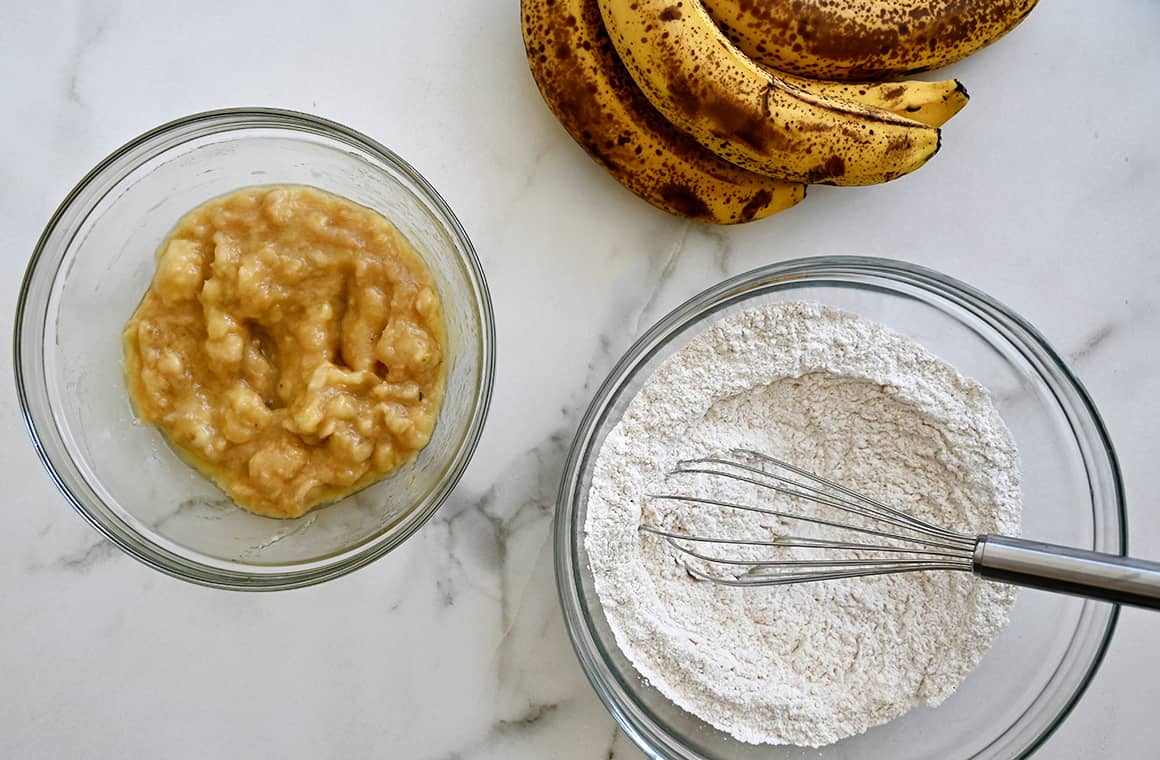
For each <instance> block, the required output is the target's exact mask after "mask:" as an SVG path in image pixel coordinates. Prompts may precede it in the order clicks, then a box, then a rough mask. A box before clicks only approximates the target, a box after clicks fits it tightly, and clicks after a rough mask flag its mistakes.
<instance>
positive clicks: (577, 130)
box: [521, 0, 805, 224]
mask: <svg viewBox="0 0 1160 760" xmlns="http://www.w3.org/2000/svg"><path fill="white" fill-rule="evenodd" d="M670 3H671V0H670ZM521 21H522V25H523V35H524V44H525V46H526V48H527V56H528V63H529V68H530V69H531V72H532V76H533V79H534V80H535V81H536V85H537V86H538V87H539V89H540V92H541V94H542V95H543V97H544V100H545V102H547V104H548V106H549V108H550V109H551V110H552V112H553V113H554V114H555V115H556V117H557V118H558V119H559V121H560V123H561V124H562V125H563V126H564V128H565V130H566V131H567V132H568V134H569V135H571V136H572V138H573V139H574V140H575V141H576V142H577V143H578V144H580V145H581V146H582V147H583V148H584V149H585V150H586V151H587V152H588V154H589V155H590V156H591V157H592V158H593V160H595V161H596V162H597V163H599V164H600V165H602V166H604V167H605V168H606V169H607V170H608V171H609V173H610V174H612V176H613V177H614V178H616V180H617V181H619V182H620V183H621V184H622V185H624V186H625V187H626V188H628V189H629V190H631V191H632V192H634V193H636V194H637V195H639V196H640V197H642V198H644V199H645V200H646V201H648V202H649V203H651V204H653V205H654V206H656V207H658V208H661V209H664V210H666V211H669V212H670V213H673V214H678V215H680V216H684V217H688V218H692V219H697V220H699V221H704V222H713V223H718V224H732V223H739V222H747V221H751V220H753V219H760V218H762V217H765V216H769V215H770V214H773V213H776V212H778V211H780V210H783V209H786V208H789V207H791V206H793V205H794V204H796V203H798V202H799V201H800V200H801V199H802V198H803V197H804V195H805V187H804V186H803V185H801V184H795V183H789V182H784V181H781V180H778V179H773V178H770V177H767V176H763V175H760V174H756V173H753V172H749V171H746V170H744V169H742V168H740V167H737V166H735V165H733V164H731V163H729V162H727V161H725V160H723V159H721V158H719V157H718V156H716V155H715V154H713V153H711V152H710V151H708V150H707V149H705V148H703V147H702V146H701V145H700V144H698V143H697V142H696V141H695V140H693V139H692V138H691V137H689V136H688V135H686V134H684V133H683V132H681V131H680V130H678V129H677V128H676V127H674V126H673V125H672V124H670V123H668V122H667V121H666V120H665V119H664V118H663V117H662V116H661V115H660V114H659V113H657V111H656V109H654V108H653V107H652V105H651V104H650V103H649V101H648V100H647V99H646V98H645V97H644V95H643V94H642V93H641V92H640V91H639V89H637V87H636V85H635V84H634V83H633V80H632V78H631V77H630V76H629V74H628V72H627V71H626V70H625V69H624V67H623V65H622V64H621V63H620V61H619V60H618V58H617V56H616V53H615V51H614V50H613V47H612V43H611V41H610V40H609V38H608V36H607V34H606V33H605V31H604V27H603V22H602V21H601V18H600V10H599V8H598V7H597V6H596V0H522V2H521ZM564 47H567V49H568V50H569V55H568V56H567V57H566V58H559V57H558V56H557V55H556V54H555V53H556V51H558V50H560V49H563V48H564Z"/></svg>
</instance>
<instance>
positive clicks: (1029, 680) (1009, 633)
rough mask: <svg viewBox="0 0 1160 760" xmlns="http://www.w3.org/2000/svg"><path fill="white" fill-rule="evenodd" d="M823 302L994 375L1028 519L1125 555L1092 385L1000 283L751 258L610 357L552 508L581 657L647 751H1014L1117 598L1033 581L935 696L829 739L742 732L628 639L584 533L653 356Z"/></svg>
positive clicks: (1112, 612) (1079, 686) (1079, 683)
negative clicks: (718, 719) (759, 314)
mask: <svg viewBox="0 0 1160 760" xmlns="http://www.w3.org/2000/svg"><path fill="white" fill-rule="evenodd" d="M782 301H813V302H818V303H823V304H827V305H831V306H835V307H838V308H842V309H846V310H848V311H851V312H854V313H856V314H860V315H862V316H864V317H867V318H869V319H872V320H875V321H877V322H880V323H882V324H885V325H887V326H888V327H891V328H893V329H894V330H896V331H898V332H900V333H903V334H905V335H909V336H910V337H912V338H914V339H915V340H917V341H918V342H919V343H921V344H923V345H924V346H925V347H926V348H928V349H929V350H931V351H932V352H934V353H935V354H936V355H938V356H940V357H942V358H943V359H945V360H946V361H949V362H950V363H951V364H953V365H954V366H955V367H957V368H958V369H959V370H960V371H961V372H962V373H963V374H965V375H967V376H969V377H972V378H974V379H975V380H977V381H979V382H980V383H982V384H983V385H984V386H986V387H987V389H988V390H989V391H990V393H991V397H992V400H993V402H994V404H995V406H996V407H997V408H998V410H999V412H1000V414H1001V415H1002V417H1003V419H1004V421H1005V422H1006V423H1007V425H1008V427H1009V428H1010V429H1011V432H1012V434H1013V436H1014V438H1015V441H1016V443H1017V445H1018V446H1019V451H1020V457H1021V464H1022V469H1023V489H1024V507H1023V534H1024V535H1026V536H1028V537H1031V538H1035V539H1039V540H1044V541H1051V542H1055V543H1059V544H1065V545H1070V546H1078V547H1084V548H1089V549H1096V550H1098V551H1103V552H1111V553H1113V554H1123V553H1124V552H1125V550H1126V544H1127V533H1126V527H1125V522H1124V501H1123V488H1122V484H1121V482H1120V475H1119V469H1118V466H1117V464H1116V458H1115V454H1114V452H1113V451H1112V446H1111V443H1110V442H1109V440H1108V436H1107V433H1106V431H1105V430H1104V426H1103V423H1102V422H1101V421H1100V417H1099V414H1098V413H1097V412H1096V409H1095V407H1094V406H1093V404H1092V402H1091V399H1090V398H1088V395H1087V393H1086V392H1085V391H1084V389H1083V387H1082V386H1081V385H1080V383H1079V381H1078V380H1076V378H1075V377H1074V376H1073V375H1072V373H1071V371H1070V370H1069V369H1068V368H1067V366H1066V364H1065V363H1064V362H1063V360H1062V359H1061V358H1060V357H1059V355H1058V354H1056V352H1055V351H1054V350H1053V349H1052V348H1051V347H1050V346H1049V345H1048V344H1047V342H1046V341H1045V340H1044V339H1043V337H1042V336H1041V335H1040V334H1039V333H1038V332H1036V331H1035V329H1034V328H1033V327H1031V326H1030V325H1029V324H1027V323H1026V322H1025V321H1023V320H1022V319H1021V318H1020V317H1018V316H1016V315H1015V314H1014V313H1012V312H1011V311H1010V310H1009V309H1007V308H1006V307H1005V306H1002V305H1001V304H999V303H996V302H995V301H994V300H993V299H991V298H989V297H988V296H986V295H985V294H983V293H981V292H979V291H977V290H975V289H974V288H971V287H970V286H968V285H965V284H963V283H961V282H958V281H956V280H953V279H951V278H949V277H946V276H945V275H942V274H939V273H937V272H933V271H931V270H928V269H923V268H920V267H916V266H912V265H909V264H905V263H902V262H897V261H889V260H884V259H872V258H859V257H846V256H835V257H819V258H810V259H800V260H796V261H788V262H785V263H781V264H775V265H773V266H768V267H764V268H761V269H757V270H754V271H752V272H749V273H747V274H743V275H741V276H739V277H735V278H733V279H731V280H727V281H726V282H723V283H721V284H720V285H717V286H715V287H713V288H710V289H709V290H707V291H705V292H703V293H701V294H700V295H698V296H695V297H694V298H692V299H691V300H689V301H688V302H687V303H685V304H684V305H682V306H680V307H679V308H677V309H676V310H675V311H673V312H672V313H671V314H669V315H668V316H666V317H665V318H664V319H662V320H661V321H660V322H659V323H658V324H657V325H656V326H654V327H653V328H652V329H650V330H649V331H648V332H647V333H646V334H645V335H644V336H643V337H642V338H641V339H640V340H639V341H637V342H636V344H635V345H634V346H633V347H632V348H631V349H629V351H628V353H627V354H626V355H625V356H624V358H623V359H621V360H620V362H619V363H618V364H617V365H616V367H615V368H614V369H613V370H612V372H611V374H610V375H609V377H608V379H607V380H606V381H605V382H604V385H603V386H601V388H600V390H599V391H597V393H596V397H595V398H594V400H593V401H592V404H591V406H589V408H588V412H587V414H586V415H585V416H584V419H583V420H582V421H581V423H580V428H579V430H578V431H577V434H576V438H575V440H574V442H573V444H572V448H571V451H570V452H569V455H568V459H567V463H566V465H565V469H564V474H563V479H562V482H561V485H560V494H559V501H558V504H557V511H556V523H555V536H554V543H555V556H556V582H557V585H558V587H559V592H560V601H561V604H562V606H563V609H564V617H565V622H566V625H567V628H568V632H569V635H570V636H571V638H572V644H573V646H574V648H575V650H576V653H577V655H578V657H579V658H580V663H581V665H582V667H583V669H584V671H585V673H586V674H587V676H588V679H589V681H591V682H592V685H593V686H594V687H595V689H596V692H597V694H598V695H599V696H600V698H601V700H603V702H604V704H605V706H606V707H607V708H608V709H609V711H610V712H611V713H612V716H613V717H614V718H615V719H616V721H617V723H619V724H620V726H621V728H622V729H623V730H624V731H625V733H626V734H628V736H630V737H631V738H632V740H633V741H634V742H636V744H637V745H638V746H639V747H640V748H641V749H643V750H644V751H645V753H646V754H648V755H649V756H650V757H656V758H661V757H663V758H679V759H680V760H692V759H693V758H714V759H718V760H725V759H726V758H729V759H730V760H756V759H757V758H761V759H762V760H773V759H774V758H813V759H821V758H864V757H889V758H892V760H918V759H919V758H924V759H925V758H939V759H940V760H959V759H960V758H1012V757H1024V756H1026V755H1028V754H1030V753H1031V752H1032V751H1033V750H1034V749H1035V748H1036V747H1037V746H1039V744H1040V743H1042V742H1043V741H1044V739H1046V738H1047V736H1049V735H1050V734H1051V732H1052V730H1054V729H1055V727H1056V726H1058V725H1059V724H1060V722H1061V721H1062V720H1063V719H1064V717H1066V715H1067V714H1068V712H1069V711H1070V710H1071V708H1072V706H1073V705H1074V704H1075V702H1076V700H1078V699H1079V697H1080V695H1081V694H1082V693H1083V691H1084V689H1085V688H1086V687H1087V684H1088V682H1089V681H1090V680H1091V677H1092V676H1093V674H1094V673H1095V671H1096V669H1097V668H1098V666H1099V663H1100V661H1101V659H1102V658H1103V654H1104V650H1105V648H1106V647H1107V644H1108V641H1109V639H1110V637H1111V635H1112V631H1113V629H1114V628H1115V623H1116V618H1117V616H1118V612H1119V608H1118V607H1116V606H1114V605H1111V604H1106V603H1102V602H1094V601H1085V600H1082V599H1077V598H1073V597H1067V596H1059V595H1053V594H1048V593H1045V592H1039V591H1030V590H1022V591H1020V592H1019V594H1018V595H1017V597H1016V602H1015V605H1014V607H1013V608H1012V610H1011V621H1010V624H1009V625H1008V626H1007V628H1006V629H1004V630H1003V631H1002V633H1000V635H999V636H998V637H997V638H996V640H995V642H994V645H993V646H992V647H991V649H990V651H989V652H988V653H987V655H986V656H985V657H984V659H983V661H982V662H981V663H980V664H979V666H978V667H977V668H976V669H975V670H974V671H973V672H972V673H971V674H970V675H969V676H968V677H967V678H966V679H965V680H964V681H963V683H962V684H961V685H960V686H959V688H958V690H957V691H956V692H955V693H954V694H953V695H952V696H951V697H950V698H948V699H947V700H946V701H945V702H943V703H942V704H941V705H940V706H939V707H937V708H917V709H915V710H912V711H911V712H909V713H907V714H906V715H904V716H902V717H901V718H898V719H897V720H894V721H891V722H889V723H886V724H883V725H881V726H877V727H875V728H872V729H870V730H869V731H867V732H866V733H864V734H861V735H859V736H854V737H850V738H849V739H845V740H843V741H841V742H838V743H836V744H833V745H830V746H827V747H823V748H821V749H804V748H800V747H781V746H768V745H767V746H757V745H750V744H743V743H741V742H738V741H736V740H735V739H733V738H732V737H730V736H729V735H727V734H725V733H723V732H721V731H718V730H717V729H715V728H713V727H712V726H710V725H708V724H707V723H705V722H703V721H701V720H700V719H698V718H696V717H695V716H693V715H691V714H690V713H687V712H685V711H684V710H682V709H681V708H679V707H677V706H676V705H674V704H673V703H672V702H670V701H669V700H668V699H666V698H665V697H664V696H663V695H662V694H661V693H660V692H658V691H657V690H656V689H654V688H653V687H652V686H650V685H649V684H648V683H646V682H644V681H643V679H642V678H641V676H640V675H639V674H638V673H637V671H636V670H635V669H634V668H633V666H632V664H631V663H630V662H629V661H628V660H627V659H626V658H625V656H624V655H623V654H622V653H621V651H620V649H619V648H618V646H617V644H616V641H615V639H614V637H613V634H612V632H611V630H610V629H609V627H608V622H607V620H606V619H605V616H604V611H603V609H602V607H601V604H600V599H599V598H598V596H597V594H596V591H595V588H594V587H593V581H592V573H591V570H590V568H589V563H588V555H587V552H586V550H585V548H584V524H585V520H586V515H587V497H588V489H589V487H590V485H591V475H592V466H593V464H594V462H595V459H596V455H597V453H598V452H599V451H600V447H601V445H602V444H603V441H604V439H605V436H607V434H608V433H609V431H610V430H611V429H612V428H613V427H614V426H615V425H616V423H617V422H618V421H619V419H620V416H621V415H622V414H623V412H624V409H625V407H626V406H627V405H628V403H629V402H630V401H631V400H632V399H633V397H634V396H635V395H636V393H637V391H638V390H639V389H640V387H641V385H642V384H643V383H644V382H645V381H646V380H647V379H648V377H649V376H650V375H651V374H652V372H653V370H654V369H655V368H656V367H657V366H658V365H659V364H660V363H661V362H663V361H664V360H665V359H666V358H668V357H669V356H671V355H672V354H673V353H674V352H675V351H677V350H678V349H679V348H680V347H681V346H683V345H684V344H685V343H687V342H688V341H689V340H690V339H691V338H692V337H693V336H695V335H697V334H698V333H700V332H701V331H703V330H704V329H705V328H706V326H707V325H708V324H709V323H711V322H713V321H715V320H717V319H720V318H721V317H722V316H724V315H727V314H730V313H734V312H736V311H738V310H741V309H745V308H747V307H753V306H757V305H760V304H768V303H775V302H782Z"/></svg>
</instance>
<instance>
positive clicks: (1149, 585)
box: [640, 449, 1160, 609]
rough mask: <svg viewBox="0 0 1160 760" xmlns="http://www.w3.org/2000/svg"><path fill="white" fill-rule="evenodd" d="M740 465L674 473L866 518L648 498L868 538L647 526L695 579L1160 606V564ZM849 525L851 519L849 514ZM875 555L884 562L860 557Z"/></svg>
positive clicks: (800, 475)
mask: <svg viewBox="0 0 1160 760" xmlns="http://www.w3.org/2000/svg"><path fill="white" fill-rule="evenodd" d="M730 456H731V457H732V458H724V457H705V458H702V459H691V460H686V461H683V462H680V463H679V464H678V465H677V467H676V469H674V470H673V472H672V473H671V475H682V474H688V475H693V474H700V475H710V476H716V477H722V478H728V479H730V480H733V481H738V482H741V483H747V484H750V485H752V486H756V487H757V488H759V489H768V490H769V491H773V492H776V493H779V494H783V495H785V496H788V497H791V498H792V499H795V500H804V501H807V502H812V503H814V504H818V505H821V506H823V507H827V508H830V509H833V510H836V511H837V512H838V513H845V514H846V515H847V516H851V515H856V516H859V517H860V518H864V524H862V525H853V524H850V523H848V522H844V521H842V520H840V519H839V520H831V519H829V518H826V517H822V516H819V515H817V514H802V513H796V512H789V511H785V510H784V509H775V508H771V507H765V506H759V505H756V504H739V503H736V502H732V501H724V500H718V499H712V498H702V497H698V496H688V495H680V494H649V497H648V498H651V499H657V500H667V501H673V502H681V503H684V504H689V505H699V506H702V507H704V506H710V507H720V508H725V509H734V510H740V511H744V512H751V513H756V514H761V515H767V516H770V517H777V518H781V519H785V520H791V521H796V522H800V523H806V524H811V525H816V526H824V527H825V528H829V529H834V530H840V531H845V532H846V534H847V535H849V534H858V536H857V538H856V539H855V538H854V537H852V538H851V540H849V541H846V540H838V539H835V540H830V539H821V538H809V537H802V536H790V535H777V536H776V537H774V538H772V539H767V540H756V539H753V540H750V539H744V538H727V537H723V536H700V535H690V534H688V533H682V532H675V531H668V530H662V529H660V528H654V527H650V526H647V525H641V526H640V530H641V532H644V533H650V534H652V535H655V536H659V537H660V538H662V539H664V540H665V541H667V542H668V543H669V544H670V545H671V546H672V547H673V548H674V549H676V550H677V551H678V552H679V553H680V554H681V555H683V556H685V557H686V560H685V569H686V570H687V571H688V573H689V574H690V575H692V576H693V577H694V578H698V579H700V580H703V581H709V582H712V583H719V584H723V585H726V586H737V587H754V586H779V585H785V584H791V583H805V582H811V581H827V580H835V579H838V578H856V577H863V576H868V575H890V574H895V573H910V572H929V571H934V570H963V571H971V572H974V573H975V574H977V575H979V576H981V577H983V578H988V579H990V580H995V581H1001V582H1004V583H1012V584H1016V585H1019V586H1029V587H1033V588H1040V589H1046V590H1048V591H1056V592H1060V593H1065V594H1073V595H1076V596H1085V597H1090V598H1093V599H1101V600H1104V601H1110V602H1118V603H1122V604H1132V605H1137V606H1141V607H1149V608H1152V609H1160V563H1158V562H1148V561H1145V560H1139V559H1132V558H1130V557H1121V556H1118V555H1114V554H1104V553H1101V552H1094V551H1086V550H1082V549H1073V548H1070V547H1065V546H1057V545H1055V544H1045V543H1039V542H1036V541H1027V540H1024V539H1020V538H1012V537H1010V536H1000V535H993V534H988V535H977V536H976V535H968V534H966V533H959V532H957V531H953V530H948V529H947V528H944V527H941V526H938V525H934V524H932V523H930V522H927V521H925V520H920V519H919V518H917V517H914V516H912V515H908V514H906V513H905V512H902V511H900V510H898V509H895V508H893V507H890V506H887V505H886V504H883V503H881V502H879V501H876V500H874V499H871V498H868V497H866V496H863V495H861V494H859V493H856V492H855V491H852V490H850V489H849V488H846V487H845V486H842V485H839V484H838V483H834V482H833V481H830V480H827V479H825V478H823V477H820V476H818V475H815V474H813V473H811V472H808V471H806V470H803V469H801V468H800V467H795V466H794V465H792V464H790V463H788V462H784V461H782V460H780V459H776V458H774V457H771V456H768V455H766V454H762V453H760V452H756V451H750V450H748V449H734V450H733V451H731V452H730ZM847 519H848V517H847ZM712 545H717V546H721V545H733V546H748V547H765V548H773V547H778V548H799V549H807V550H819V551H820V552H822V557H823V558H820V559H768V560H765V559H759V560H750V559H739V558H734V557H728V556H722V555H718V554H713V553H711V552H712V549H711V548H709V549H705V548H703V547H711V546H712ZM694 547H697V548H694ZM867 554H871V555H874V556H860V555H867ZM688 558H694V559H697V560H700V561H701V562H703V563H707V564H708V565H709V566H718V567H733V568H735V569H737V572H736V573H735V574H726V573H724V572H721V573H717V572H706V571H705V570H702V569H700V568H698V567H697V566H696V565H693V564H690V563H689V562H688Z"/></svg>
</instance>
